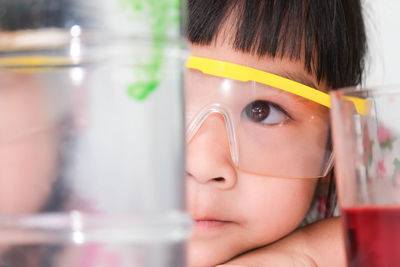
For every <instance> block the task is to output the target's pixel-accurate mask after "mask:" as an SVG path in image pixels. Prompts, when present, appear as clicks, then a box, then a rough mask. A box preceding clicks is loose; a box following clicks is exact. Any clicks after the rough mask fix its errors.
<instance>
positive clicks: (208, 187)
mask: <svg viewBox="0 0 400 267" xmlns="http://www.w3.org/2000/svg"><path fill="white" fill-rule="evenodd" d="M191 54H192V55H193V56H200V57H206V58H211V59H218V60H223V61H227V62H232V63H237V64H240V65H245V66H249V67H253V68H255V69H260V70H263V71H267V72H270V73H274V74H278V75H287V74H288V73H289V74H290V76H291V77H294V78H292V79H293V80H296V81H298V82H300V83H303V84H312V85H318V82H317V80H316V77H314V76H312V75H310V74H309V73H307V72H306V71H305V69H304V67H303V66H304V65H303V62H302V61H300V60H299V61H291V60H289V59H287V58H285V57H284V58H282V59H281V58H279V57H278V58H275V59H272V58H267V57H264V58H259V57H257V56H253V55H250V54H244V53H241V52H237V51H235V50H233V49H232V48H231V47H230V46H229V45H228V44H225V43H223V42H221V43H217V44H216V45H215V46H214V45H213V46H192V53H191ZM189 82H190V81H189ZM188 86H196V90H195V94H192V93H187V98H193V99H186V103H187V106H186V111H187V114H188V115H187V116H188V117H190V116H191V115H190V113H191V112H192V109H193V107H192V105H194V104H193V103H196V101H199V99H201V98H202V94H203V92H202V90H201V86H200V85H190V84H189V85H188ZM320 86H321V88H322V86H323V85H320ZM317 89H318V88H317ZM207 90H209V89H207ZM204 94H205V93H204ZM294 99H296V98H294ZM296 101H299V100H298V99H297V100H296ZM293 106H296V107H298V108H296V112H298V114H303V113H304V114H306V113H307V112H315V111H316V110H318V111H321V112H322V113H324V114H326V109H324V108H321V106H320V105H319V104H316V103H314V102H311V101H307V100H304V101H303V102H302V104H301V105H299V104H298V103H293ZM322 118H326V116H322ZM187 119H188V120H190V118H187ZM324 120H325V119H324ZM325 123H326V121H323V120H321V127H322V124H324V125H325ZM293 127H298V129H300V128H303V129H304V127H305V123H304V125H303V123H302V121H301V120H299V121H297V122H296V124H293ZM313 130H314V128H310V130H309V131H313ZM311 134H312V133H311ZM324 134H326V138H328V137H327V135H328V133H327V132H325V133H324ZM229 149H230V148H229V143H228V138H227V133H226V130H225V122H224V119H223V118H222V117H221V116H220V115H218V114H212V115H210V116H209V117H208V118H207V119H206V120H205V121H204V122H203V124H202V125H201V128H200V129H199V130H198V132H197V133H196V135H195V136H194V137H193V138H192V139H191V140H190V142H189V143H188V145H187V207H188V210H189V213H190V214H191V216H192V217H193V219H194V232H193V235H192V237H191V239H190V242H189V251H188V265H189V266H191V267H192V266H214V265H217V264H220V263H223V262H225V261H227V260H229V259H231V258H232V257H234V256H236V255H238V254H240V253H243V252H245V251H248V250H250V249H253V248H257V247H260V246H263V245H266V244H269V243H271V242H274V241H276V240H278V239H280V238H282V237H283V236H285V235H286V234H288V233H290V232H291V231H293V230H294V229H295V228H296V227H297V226H298V225H299V224H300V223H301V221H302V220H303V219H304V216H305V215H306V213H307V211H308V209H309V205H310V203H311V201H312V197H313V193H314V190H315V187H316V184H317V179H285V178H276V177H275V178H274V177H265V176H261V175H255V174H251V173H249V172H243V171H239V170H238V169H237V168H236V166H235V165H234V164H233V163H232V160H231V154H230V150H229ZM293 153H298V152H293ZM274 156H275V158H276V160H279V159H280V158H279V157H280V155H279V153H278V154H276V155H274ZM297 156H298V157H301V155H297ZM293 164H295V162H287V168H291V166H293ZM310 164H311V165H313V164H314V165H315V163H312V162H310ZM311 165H310V166H311Z"/></svg>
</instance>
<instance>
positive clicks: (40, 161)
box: [0, 0, 190, 267]
mask: <svg viewBox="0 0 400 267" xmlns="http://www.w3.org/2000/svg"><path fill="white" fill-rule="evenodd" d="M0 9H1V10H2V11H1V14H0V29H1V32H0V84H1V87H0V187H1V189H0V190H1V192H0V262H1V266H12V267H19V266H25V267H26V266H29V267H36V266H38V267H41V266H49V267H50V266H51V267H59V266H61V267H63V266H70V267H71V266H85V267H94V266H113V267H123V266H184V248H185V241H186V239H187V238H188V236H189V232H190V219H189V216H188V215H187V214H186V212H185V209H184V185H183V184H184V178H183V176H184V175H183V174H184V167H183V163H184V149H183V146H184V130H183V117H184V116H183V107H182V81H181V80H182V78H181V77H182V68H183V65H184V64H183V62H184V56H185V52H184V51H185V49H184V48H183V43H182V37H181V34H180V23H179V2H178V1H171V0H163V1H139V0H120V1H114V0H109V1H108V0H103V1H71V0H9V1H8V0H1V1H0Z"/></svg>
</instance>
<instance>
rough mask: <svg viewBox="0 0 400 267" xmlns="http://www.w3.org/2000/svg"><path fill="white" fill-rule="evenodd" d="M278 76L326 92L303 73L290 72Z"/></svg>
mask: <svg viewBox="0 0 400 267" xmlns="http://www.w3.org/2000/svg"><path fill="white" fill-rule="evenodd" d="M276 75H278V76H281V77H283V78H286V79H289V80H292V81H295V82H298V83H301V84H304V85H307V86H308V87H311V88H314V89H317V90H319V91H322V92H324V91H323V90H320V89H318V87H317V86H316V85H315V84H314V82H313V81H312V80H310V78H308V77H307V76H306V75H304V74H302V73H298V72H289V71H288V72H282V73H277V74H276Z"/></svg>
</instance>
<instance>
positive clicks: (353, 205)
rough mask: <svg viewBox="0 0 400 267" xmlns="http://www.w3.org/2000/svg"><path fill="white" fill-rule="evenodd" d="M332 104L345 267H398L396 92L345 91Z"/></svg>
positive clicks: (399, 97)
mask: <svg viewBox="0 0 400 267" xmlns="http://www.w3.org/2000/svg"><path fill="white" fill-rule="evenodd" d="M351 99H352V100H354V99H356V101H359V103H360V105H359V107H361V108H359V109H356V108H355V106H354V104H353V102H352V101H350V100H351ZM331 103H332V111H331V119H332V127H333V148H334V154H335V172H336V179H337V185H338V195H339V203H340V209H341V214H342V217H343V222H344V233H345V240H346V249H347V258H348V265H349V266H351V267H353V266H363V267H378V266H379V267H384V266H398V265H399V264H400V253H399V248H400V86H377V87H374V88H344V89H340V90H338V91H333V92H332V93H331Z"/></svg>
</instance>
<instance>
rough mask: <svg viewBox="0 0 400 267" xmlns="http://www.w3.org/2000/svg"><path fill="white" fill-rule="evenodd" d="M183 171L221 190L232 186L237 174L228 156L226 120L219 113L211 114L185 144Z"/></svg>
mask: <svg viewBox="0 0 400 267" xmlns="http://www.w3.org/2000/svg"><path fill="white" fill-rule="evenodd" d="M186 171H187V173H188V175H189V177H191V178H193V179H194V180H196V181H197V182H198V183H201V184H208V183H212V184H214V185H215V186H217V187H218V188H220V189H230V188H232V187H234V186H235V184H236V180H237V173H236V169H235V166H234V164H233V162H232V159H231V154H230V149H229V141H228V136H227V133H226V127H225V121H224V118H223V117H222V116H221V115H220V114H212V115H210V116H209V117H208V118H207V119H206V120H205V121H204V122H203V124H202V125H201V127H200V129H199V130H198V131H197V133H196V134H195V135H194V136H193V138H192V139H191V140H190V142H189V143H188V145H187V154H186Z"/></svg>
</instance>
